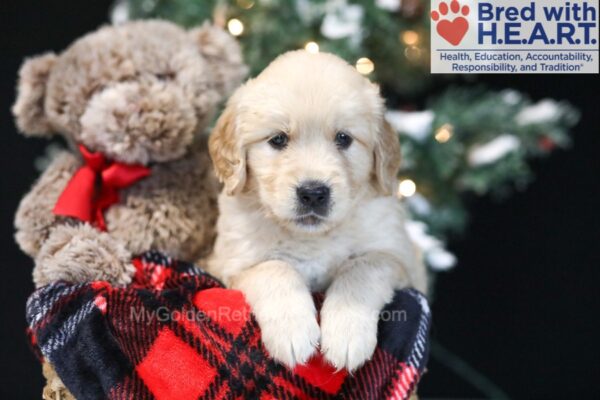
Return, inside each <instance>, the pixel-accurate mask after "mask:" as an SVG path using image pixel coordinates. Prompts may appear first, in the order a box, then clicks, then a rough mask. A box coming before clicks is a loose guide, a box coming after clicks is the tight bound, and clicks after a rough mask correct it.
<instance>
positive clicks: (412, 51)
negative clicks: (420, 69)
mask: <svg viewBox="0 0 600 400" xmlns="http://www.w3.org/2000/svg"><path fill="white" fill-rule="evenodd" d="M422 53H423V52H422V51H421V49H420V48H419V47H417V46H410V47H407V48H405V49H404V55H405V56H406V58H408V60H409V61H413V62H416V61H419V59H420V58H421V55H422Z"/></svg>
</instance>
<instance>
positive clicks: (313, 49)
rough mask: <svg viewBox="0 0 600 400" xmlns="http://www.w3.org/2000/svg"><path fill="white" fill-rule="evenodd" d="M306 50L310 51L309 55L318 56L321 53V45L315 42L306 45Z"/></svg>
mask: <svg viewBox="0 0 600 400" xmlns="http://www.w3.org/2000/svg"><path fill="white" fill-rule="evenodd" d="M304 50H306V51H308V52H309V53H312V54H316V53H318V52H319V45H318V44H317V43H315V42H308V43H306V46H304Z"/></svg>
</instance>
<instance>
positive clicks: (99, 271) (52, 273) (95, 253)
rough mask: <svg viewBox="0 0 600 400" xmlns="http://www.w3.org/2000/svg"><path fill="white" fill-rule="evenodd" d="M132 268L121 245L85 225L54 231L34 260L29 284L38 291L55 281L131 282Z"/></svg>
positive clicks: (126, 251)
mask: <svg viewBox="0 0 600 400" xmlns="http://www.w3.org/2000/svg"><path fill="white" fill-rule="evenodd" d="M134 273H135V267H134V266H133V264H131V253H130V252H129V251H128V250H127V249H126V248H125V245H124V243H123V242H121V241H119V240H118V239H116V238H114V237H112V236H111V235H110V234H109V233H107V232H102V231H99V230H98V229H96V228H94V227H92V226H91V225H90V224H88V223H85V222H79V223H75V224H71V225H68V224H62V225H57V226H56V227H54V228H53V229H52V230H51V231H50V234H49V236H48V239H47V240H46V241H45V242H44V243H43V244H42V247H41V249H40V251H39V254H38V256H37V257H36V259H35V268H34V270H33V281H34V283H35V285H36V287H41V286H44V285H47V284H49V283H52V282H56V281H66V282H71V283H86V282H92V281H107V282H109V283H111V284H112V285H117V286H122V285H126V284H128V283H129V282H131V279H132V277H133V275H134Z"/></svg>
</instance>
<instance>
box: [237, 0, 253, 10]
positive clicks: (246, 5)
mask: <svg viewBox="0 0 600 400" xmlns="http://www.w3.org/2000/svg"><path fill="white" fill-rule="evenodd" d="M237 5H238V6H239V7H240V8H243V9H245V10H249V9H251V8H252V7H254V1H253V0H237Z"/></svg>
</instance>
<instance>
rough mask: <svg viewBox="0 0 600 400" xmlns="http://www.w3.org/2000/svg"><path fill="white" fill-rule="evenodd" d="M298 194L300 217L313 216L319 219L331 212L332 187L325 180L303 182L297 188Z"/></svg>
mask: <svg viewBox="0 0 600 400" xmlns="http://www.w3.org/2000/svg"><path fill="white" fill-rule="evenodd" d="M296 196H297V203H298V207H297V212H298V215H299V217H300V218H303V217H313V218H316V219H318V217H324V216H326V215H327V214H328V213H329V207H330V204H331V189H330V188H329V186H327V185H325V184H324V183H323V182H320V181H308V182H304V183H302V184H301V185H300V186H298V187H297V188H296ZM308 222H310V221H308ZM315 222H316V221H315Z"/></svg>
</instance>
